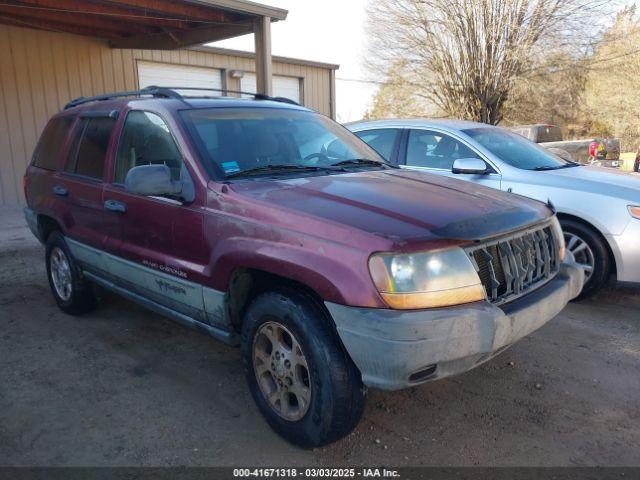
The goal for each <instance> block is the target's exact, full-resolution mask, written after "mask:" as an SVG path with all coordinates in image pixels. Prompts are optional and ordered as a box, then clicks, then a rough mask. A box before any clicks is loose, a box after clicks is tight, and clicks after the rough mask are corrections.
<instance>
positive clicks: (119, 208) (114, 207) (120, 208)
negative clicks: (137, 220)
mask: <svg viewBox="0 0 640 480" xmlns="http://www.w3.org/2000/svg"><path fill="white" fill-rule="evenodd" d="M104 208H105V210H109V211H111V212H118V213H124V212H126V211H127V205H126V204H125V203H123V202H119V201H117V200H107V201H106V202H104Z"/></svg>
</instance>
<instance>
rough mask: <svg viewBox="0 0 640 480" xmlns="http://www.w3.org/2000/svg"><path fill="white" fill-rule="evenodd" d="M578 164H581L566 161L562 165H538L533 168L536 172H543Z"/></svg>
mask: <svg viewBox="0 0 640 480" xmlns="http://www.w3.org/2000/svg"><path fill="white" fill-rule="evenodd" d="M580 165H581V164H580V163H576V162H567V163H565V164H564V165H557V166H552V165H542V166H540V167H534V169H533V170H535V171H536V172H543V171H546V170H560V169H561V168H571V167H579V166H580Z"/></svg>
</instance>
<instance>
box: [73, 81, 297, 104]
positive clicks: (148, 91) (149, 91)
mask: <svg viewBox="0 0 640 480" xmlns="http://www.w3.org/2000/svg"><path fill="white" fill-rule="evenodd" d="M176 90H193V91H197V92H203V91H204V92H220V93H224V94H229V93H233V94H238V95H250V96H252V97H253V98H254V99H255V100H271V101H273V102H281V103H289V104H291V105H300V104H299V103H298V102H295V101H293V100H291V99H290V98H286V97H272V96H269V95H265V94H263V93H254V92H244V91H241V90H228V89H226V88H224V89H223V88H200V87H158V86H155V85H153V86H149V87H145V88H142V89H140V90H129V91H126V92H114V93H105V94H103V95H96V96H94V97H78V98H76V99H75V100H71V101H70V102H69V103H67V104H66V105H65V106H64V109H65V110H67V109H69V108H73V107H77V106H78V105H82V104H84V103H88V102H97V101H102V100H111V99H113V98H120V97H140V96H143V95H150V96H152V97H157V98H173V99H175V100H182V101H184V99H185V97H184V96H183V95H180V94H179V93H178V92H177V91H176ZM186 98H211V97H204V96H196V95H194V96H187V97H186Z"/></svg>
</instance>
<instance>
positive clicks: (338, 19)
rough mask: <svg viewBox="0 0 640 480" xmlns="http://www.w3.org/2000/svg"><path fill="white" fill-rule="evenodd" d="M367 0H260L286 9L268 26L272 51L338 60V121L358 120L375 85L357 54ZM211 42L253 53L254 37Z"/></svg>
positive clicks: (361, 45) (363, 42)
mask: <svg viewBox="0 0 640 480" xmlns="http://www.w3.org/2000/svg"><path fill="white" fill-rule="evenodd" d="M367 2H368V0H262V1H261V2H260V3H264V4H267V5H271V6H274V7H280V8H284V9H286V10H288V11H289V15H288V16H287V19H286V20H285V21H283V22H282V21H280V22H275V23H273V24H272V26H271V40H272V45H271V53H272V54H273V55H280V56H284V57H293V58H300V59H304V60H315V61H318V62H327V63H335V64H339V65H340V68H339V69H338V71H337V72H336V114H337V120H338V121H339V122H349V121H353V120H360V119H361V118H362V116H363V114H364V113H365V111H366V110H367V109H368V108H369V107H370V106H371V102H372V100H373V97H374V95H375V93H376V91H377V86H376V85H375V84H372V83H367V82H358V81H354V80H359V79H368V78H371V75H370V74H368V72H367V71H366V69H365V67H364V65H363V62H362V60H361V59H362V55H363V52H364V51H365V48H366V41H367V38H366V34H365V25H364V23H365V7H366V4H367ZM211 45H215V46H218V47H224V48H232V49H236V50H245V51H252V52H253V51H254V39H253V35H244V36H242V37H237V38H232V39H229V40H223V41H221V42H215V43H212V44H211Z"/></svg>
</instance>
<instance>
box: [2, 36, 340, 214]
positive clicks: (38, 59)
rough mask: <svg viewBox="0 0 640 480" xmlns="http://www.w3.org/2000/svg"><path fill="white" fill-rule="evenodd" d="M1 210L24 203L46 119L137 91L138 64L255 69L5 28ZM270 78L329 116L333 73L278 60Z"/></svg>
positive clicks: (219, 56)
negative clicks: (292, 85) (89, 101)
mask: <svg viewBox="0 0 640 480" xmlns="http://www.w3.org/2000/svg"><path fill="white" fill-rule="evenodd" d="M0 45H1V46H2V48H0V205H19V204H23V203H24V198H23V192H22V177H23V175H24V172H25V169H26V167H27V164H28V163H29V161H30V158H31V154H32V152H33V149H34V147H35V145H36V142H37V140H38V138H39V136H40V133H41V132H42V129H43V128H44V126H45V124H46V122H47V120H48V119H49V118H50V117H51V116H52V115H53V114H54V113H56V112H58V111H59V110H60V109H61V108H62V107H63V106H64V105H65V104H66V103H67V102H69V101H70V100H73V99H74V98H77V97H80V96H90V95H98V94H101V93H105V92H109V91H118V90H133V89H136V88H138V73H137V67H136V62H137V61H138V60H148V61H155V62H165V63H176V64H184V65H193V66H200V67H210V68H219V69H222V70H224V71H225V72H226V75H227V78H226V80H227V85H228V88H230V89H234V88H235V89H237V88H238V87H239V82H237V81H236V80H234V79H231V78H229V76H228V74H229V71H230V70H234V69H238V70H245V71H247V72H255V61H254V60H253V59H252V58H248V57H247V56H245V55H233V54H232V53H229V54H227V52H222V53H221V52H219V51H218V52H208V51H200V50H174V51H160V50H136V49H133V50H131V49H122V50H120V49H111V48H109V47H108V45H107V44H106V42H104V41H102V40H98V39H92V38H87V37H80V36H76V35H71V34H64V33H53V32H45V31H41V30H33V29H29V28H21V27H12V26H8V25H1V24H0ZM273 73H274V74H276V75H286V76H292V77H297V78H300V79H302V82H303V90H302V92H303V102H304V105H305V106H307V107H309V108H312V109H314V110H317V111H319V112H321V113H323V114H325V115H330V114H331V91H330V81H331V76H332V75H333V74H334V73H333V71H332V70H331V69H329V68H324V67H320V66H311V65H306V64H293V63H290V62H278V61H277V60H274V62H273Z"/></svg>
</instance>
